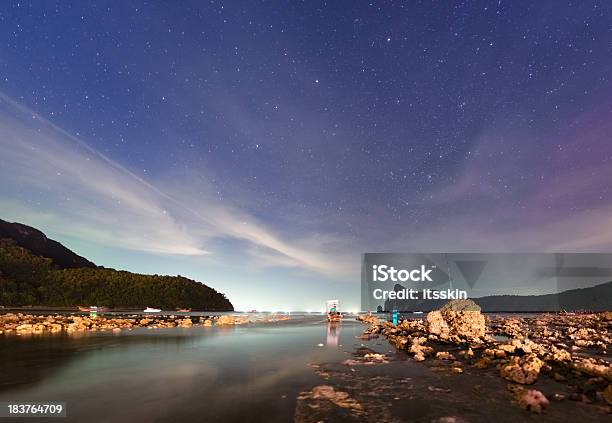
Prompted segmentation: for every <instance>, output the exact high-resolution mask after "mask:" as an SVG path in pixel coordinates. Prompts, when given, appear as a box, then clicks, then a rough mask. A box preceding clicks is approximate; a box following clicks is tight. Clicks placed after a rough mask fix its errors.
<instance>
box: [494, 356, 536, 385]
mask: <svg viewBox="0 0 612 423" xmlns="http://www.w3.org/2000/svg"><path fill="white" fill-rule="evenodd" d="M543 365H544V362H543V361H542V360H540V359H539V358H538V357H537V356H536V355H535V354H528V355H526V356H523V357H511V358H510V361H509V362H508V364H506V365H504V366H502V368H501V370H500V375H501V376H502V377H503V378H504V379H506V380H509V381H511V382H516V383H521V384H527V385H530V384H532V383H534V382H535V381H536V380H537V379H538V375H539V374H540V369H541V368H542V366H543Z"/></svg>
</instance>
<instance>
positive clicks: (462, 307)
mask: <svg viewBox="0 0 612 423" xmlns="http://www.w3.org/2000/svg"><path fill="white" fill-rule="evenodd" d="M425 327H426V330H427V332H429V333H430V334H433V335H437V336H439V337H440V338H441V339H443V340H445V339H449V338H451V337H456V338H458V340H463V339H468V340H474V339H479V338H481V337H483V336H484V335H485V318H484V316H483V314H482V313H481V312H480V307H479V306H478V304H476V303H475V302H474V301H472V300H451V301H449V302H448V303H446V304H445V305H444V306H443V307H442V308H441V309H440V310H436V311H432V312H429V313H427V318H426V323H425Z"/></svg>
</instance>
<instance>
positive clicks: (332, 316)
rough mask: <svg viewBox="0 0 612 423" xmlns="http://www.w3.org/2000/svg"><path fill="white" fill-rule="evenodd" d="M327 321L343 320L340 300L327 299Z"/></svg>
mask: <svg viewBox="0 0 612 423" xmlns="http://www.w3.org/2000/svg"><path fill="white" fill-rule="evenodd" d="M327 321H328V322H341V321H342V313H340V312H339V311H338V300H328V301H327Z"/></svg>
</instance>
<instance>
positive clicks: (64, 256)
mask: <svg viewBox="0 0 612 423" xmlns="http://www.w3.org/2000/svg"><path fill="white" fill-rule="evenodd" d="M0 239H11V240H13V242H14V243H15V244H17V245H19V246H20V247H23V248H25V249H26V250H28V251H30V252H32V254H34V255H37V256H40V257H45V258H49V259H51V260H52V261H53V264H54V265H55V266H57V267H59V268H61V269H76V268H81V267H97V266H96V265H95V264H94V263H92V262H90V261H89V260H87V259H86V258H84V257H81V256H79V255H78V254H75V253H74V252H72V251H71V250H69V249H68V248H66V247H64V246H63V245H62V244H60V243H59V242H57V241H54V240H52V239H49V238H47V236H46V235H45V234H44V233H42V232H41V231H39V230H38V229H35V228H32V227H31V226H27V225H23V224H21V223H10V222H7V221H5V220H2V219H0Z"/></svg>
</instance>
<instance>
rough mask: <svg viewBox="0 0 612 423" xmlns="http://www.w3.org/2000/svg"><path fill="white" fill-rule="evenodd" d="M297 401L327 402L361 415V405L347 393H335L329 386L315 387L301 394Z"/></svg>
mask: <svg viewBox="0 0 612 423" xmlns="http://www.w3.org/2000/svg"><path fill="white" fill-rule="evenodd" d="M298 399H300V400H304V399H313V400H327V401H329V402H331V403H333V404H334V405H336V406H338V407H341V408H346V409H349V410H351V411H353V412H354V413H356V414H361V413H363V407H362V406H361V404H359V403H358V402H357V401H356V400H354V399H352V398H351V397H350V395H349V394H348V393H346V392H343V391H336V390H335V389H334V387H333V386H329V385H319V386H315V387H314V388H312V391H310V392H309V393H302V394H301V395H300V396H299V397H298Z"/></svg>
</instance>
